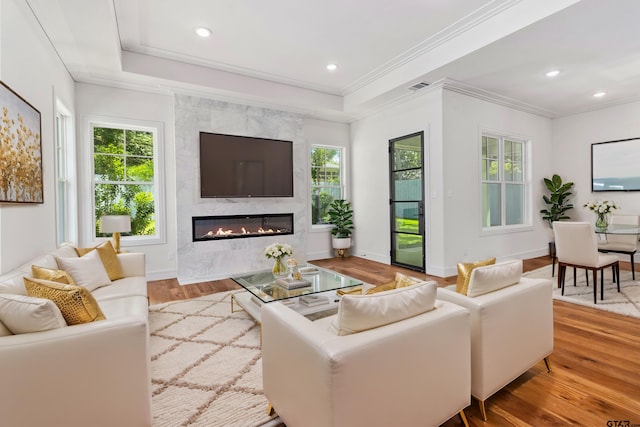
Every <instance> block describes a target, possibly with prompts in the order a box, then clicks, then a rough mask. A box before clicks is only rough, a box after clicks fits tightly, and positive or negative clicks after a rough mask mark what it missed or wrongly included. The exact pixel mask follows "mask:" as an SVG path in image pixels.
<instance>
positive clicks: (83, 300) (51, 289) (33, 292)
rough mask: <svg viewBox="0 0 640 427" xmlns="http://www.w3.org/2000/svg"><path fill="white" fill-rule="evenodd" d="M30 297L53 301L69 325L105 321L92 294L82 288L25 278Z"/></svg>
mask: <svg viewBox="0 0 640 427" xmlns="http://www.w3.org/2000/svg"><path fill="white" fill-rule="evenodd" d="M24 285H25V287H26V288H27V293H28V294H29V295H30V296H34V297H37V298H47V299H50V300H52V301H53V302H54V303H56V305H57V306H58V308H59V309H60V311H61V312H62V316H63V317H64V320H65V321H66V322H67V324H68V325H76V324H78V323H89V322H93V321H95V320H104V319H105V317H104V314H103V313H102V310H101V309H100V306H99V305H98V303H97V302H96V300H95V298H94V297H93V295H91V292H89V291H88V290H87V289H86V288H84V287H82V286H76V285H65V284H62V283H56V282H52V281H50V280H43V279H33V278H29V277H25V278H24Z"/></svg>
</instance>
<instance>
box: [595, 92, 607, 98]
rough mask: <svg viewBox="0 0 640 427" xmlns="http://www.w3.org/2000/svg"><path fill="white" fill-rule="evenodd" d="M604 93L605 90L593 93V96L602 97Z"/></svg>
mask: <svg viewBox="0 0 640 427" xmlns="http://www.w3.org/2000/svg"><path fill="white" fill-rule="evenodd" d="M606 94H607V92H596V93H594V94H593V97H594V98H602V97H603V96H605V95H606Z"/></svg>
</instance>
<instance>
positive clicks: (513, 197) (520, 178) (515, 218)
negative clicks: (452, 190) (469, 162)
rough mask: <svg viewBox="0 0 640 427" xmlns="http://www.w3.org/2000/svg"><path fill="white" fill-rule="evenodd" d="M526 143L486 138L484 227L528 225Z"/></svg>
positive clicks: (483, 162) (483, 145) (505, 138)
mask: <svg viewBox="0 0 640 427" xmlns="http://www.w3.org/2000/svg"><path fill="white" fill-rule="evenodd" d="M526 167H527V164H526V142H525V141H523V140H519V139H517V138H510V137H506V136H500V135H490V134H483V136H482V227H483V228H490V227H510V226H522V225H525V224H526V221H527V217H528V215H527V212H526V207H527V203H526V194H527V178H526V177H527V175H526V170H525V168H526Z"/></svg>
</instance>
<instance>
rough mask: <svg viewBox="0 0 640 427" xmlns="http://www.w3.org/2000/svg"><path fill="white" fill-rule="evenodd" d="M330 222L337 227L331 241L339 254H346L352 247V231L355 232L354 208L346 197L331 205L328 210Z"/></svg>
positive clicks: (332, 231)
mask: <svg viewBox="0 0 640 427" xmlns="http://www.w3.org/2000/svg"><path fill="white" fill-rule="evenodd" d="M327 215H328V221H327V222H328V223H329V224H333V225H334V226H335V227H334V228H333V229H332V230H331V235H332V239H331V243H332V245H333V248H334V249H336V250H337V252H338V255H340V256H344V255H345V254H346V251H347V249H349V248H350V247H351V233H352V232H353V209H352V208H351V203H350V202H348V201H346V200H344V199H336V200H334V201H333V202H331V204H330V205H329V210H328V211H327Z"/></svg>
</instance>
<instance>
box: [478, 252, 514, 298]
mask: <svg viewBox="0 0 640 427" xmlns="http://www.w3.org/2000/svg"><path fill="white" fill-rule="evenodd" d="M521 276H522V260H521V259H518V260H512V261H505V262H500V263H498V264H494V265H487V266H484V267H477V268H475V269H474V270H473V272H472V273H471V279H470V280H469V290H468V291H467V296H469V297H477V296H479V295H483V294H486V293H489V292H493V291H496V290H498V289H502V288H506V287H507V286H511V285H515V284H516V283H518V282H519V281H520V277H521Z"/></svg>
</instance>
